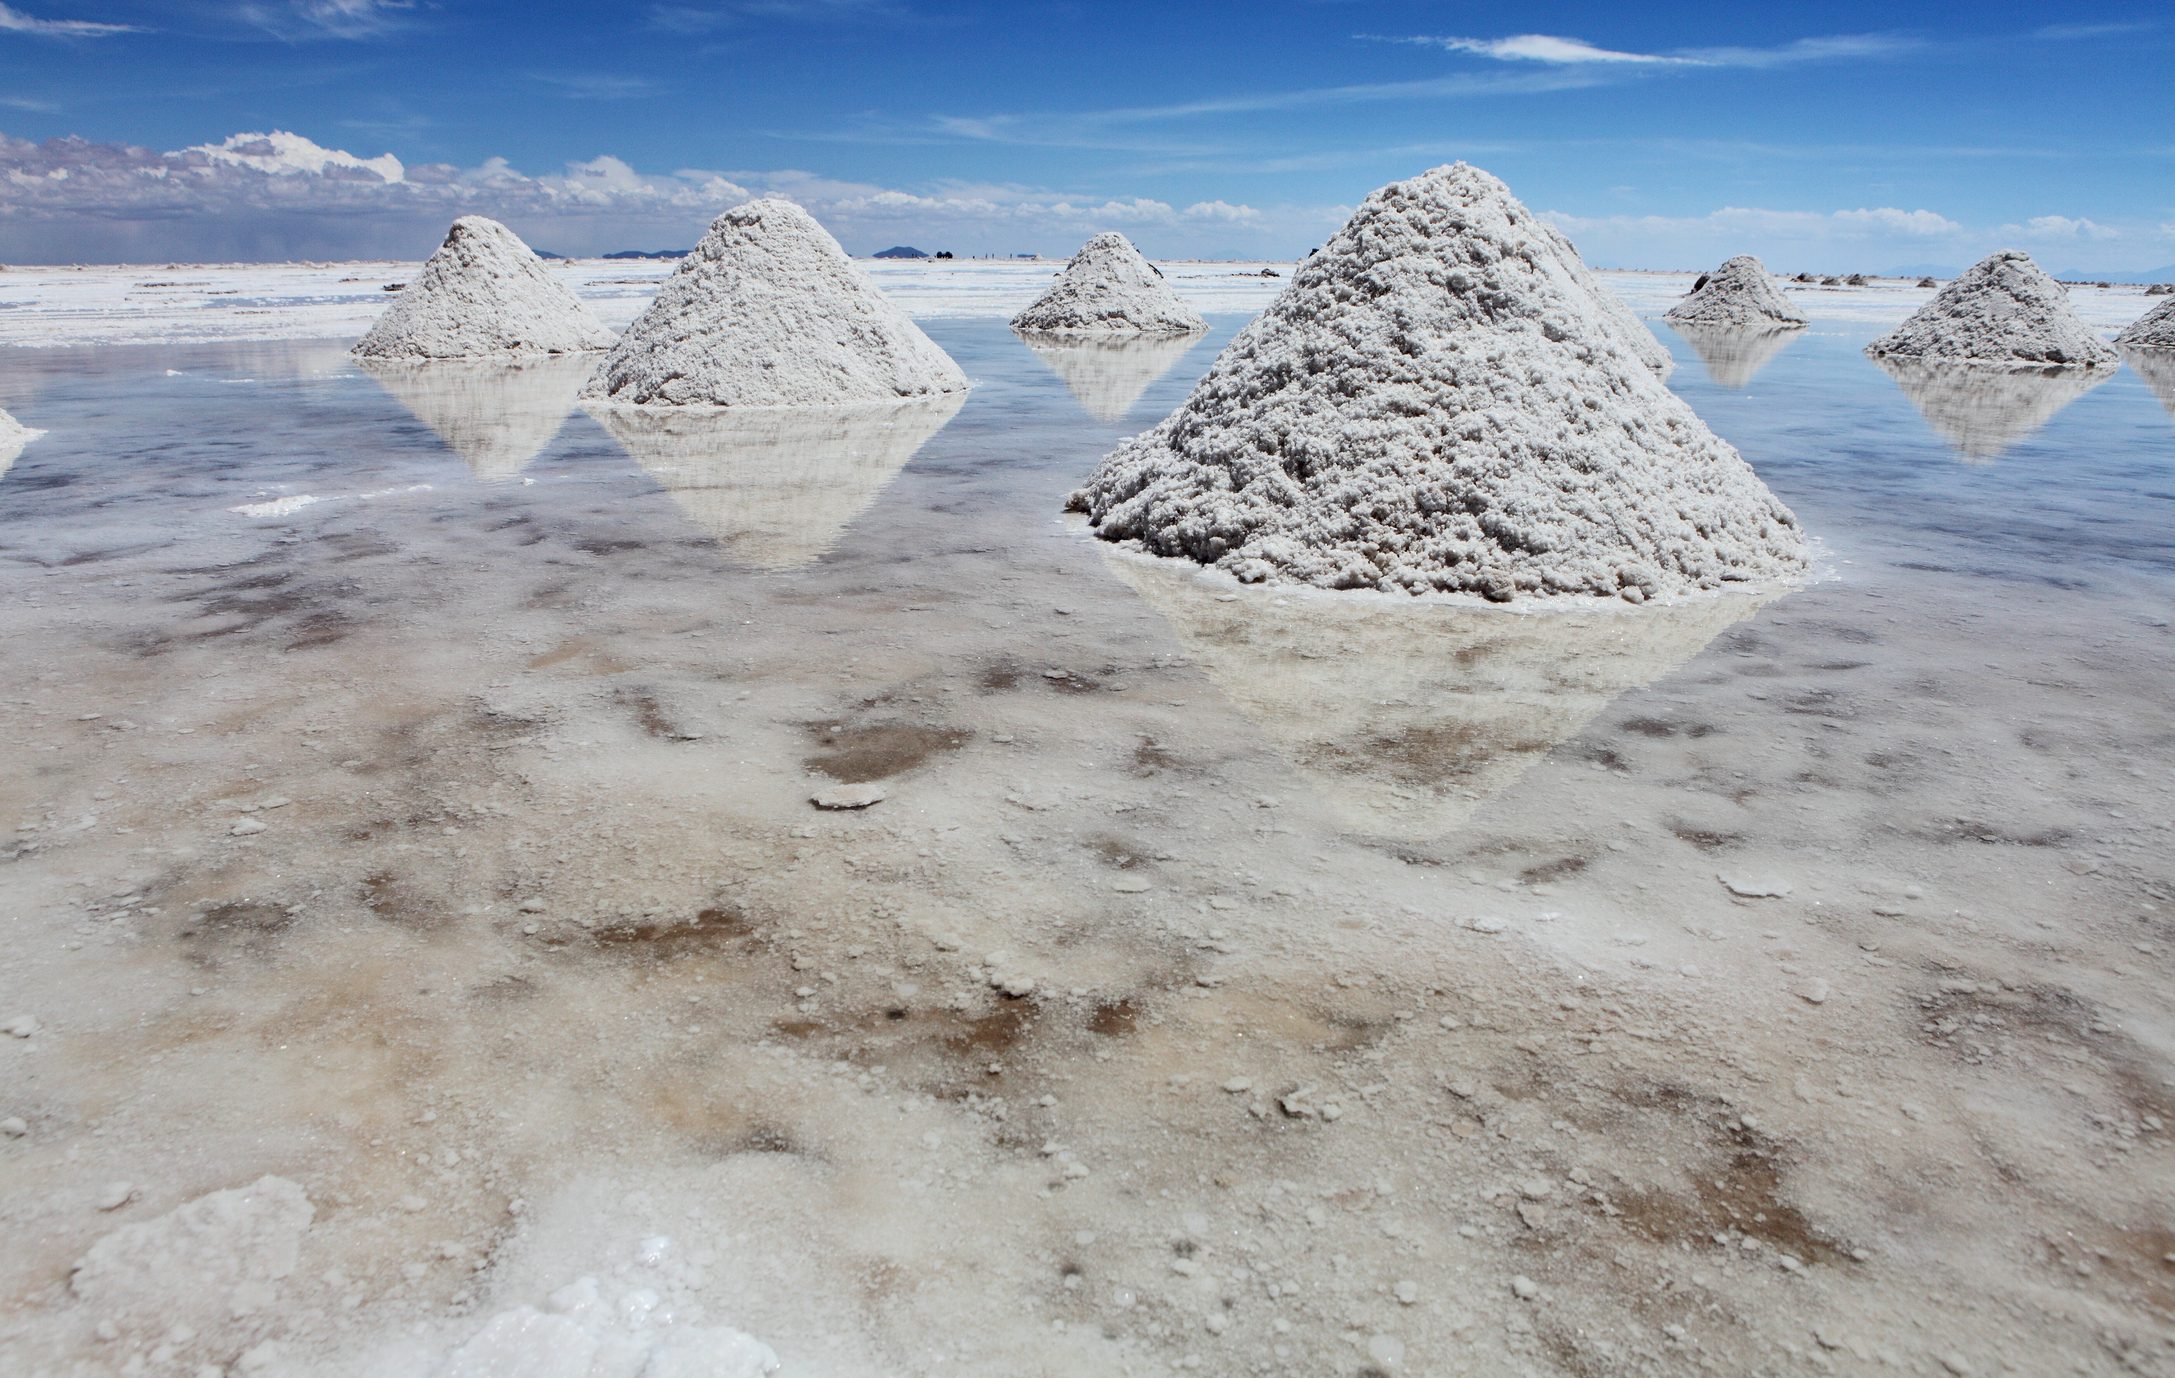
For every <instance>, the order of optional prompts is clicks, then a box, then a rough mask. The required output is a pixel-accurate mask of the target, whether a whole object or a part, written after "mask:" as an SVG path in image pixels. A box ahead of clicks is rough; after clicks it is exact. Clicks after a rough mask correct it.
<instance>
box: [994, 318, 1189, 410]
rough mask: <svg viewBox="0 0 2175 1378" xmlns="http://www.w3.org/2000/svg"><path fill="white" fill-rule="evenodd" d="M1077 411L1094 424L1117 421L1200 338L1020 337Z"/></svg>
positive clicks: (1165, 336) (1178, 336) (1026, 335)
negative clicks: (1061, 384)
mask: <svg viewBox="0 0 2175 1378" xmlns="http://www.w3.org/2000/svg"><path fill="white" fill-rule="evenodd" d="M1020 339H1021V341H1022V342H1023V343H1025V344H1026V346H1027V347H1028V348H1029V349H1031V350H1033V351H1034V353H1035V357H1036V358H1037V359H1040V360H1041V361H1042V362H1043V363H1045V364H1047V365H1049V368H1050V372H1052V373H1054V374H1056V375H1057V376H1058V378H1059V379H1061V380H1062V381H1063V382H1064V384H1065V387H1066V388H1067V389H1068V390H1070V391H1071V393H1072V395H1073V398H1074V400H1075V401H1077V402H1079V404H1080V406H1081V409H1082V410H1084V411H1086V412H1087V414H1088V415H1089V416H1092V417H1094V418H1095V419H1096V420H1097V421H1101V422H1105V423H1115V422H1119V421H1123V420H1124V419H1125V416H1126V413H1128V412H1130V411H1131V410H1132V409H1133V405H1134V404H1135V403H1137V402H1138V401H1140V397H1141V394H1142V393H1144V392H1146V391H1147V390H1148V389H1149V388H1150V387H1151V386H1153V385H1154V383H1155V381H1156V380H1157V379H1158V378H1161V377H1162V376H1163V375H1164V374H1166V373H1168V372H1170V371H1171V369H1172V368H1174V367H1176V366H1177V363H1178V361H1179V360H1180V359H1182V358H1184V357H1185V356H1186V354H1187V352H1188V351H1190V350H1191V349H1192V348H1193V347H1194V346H1195V345H1197V344H1199V343H1200V342H1201V336H1200V335H1198V334H1193V335H1162V336H1148V337H1140V338H1127V339H1115V340H1096V339H1084V338H1082V337H1080V336H1077V335H1072V336H1061V335H1037V334H1031V333H1028V332H1024V331H1023V332H1020Z"/></svg>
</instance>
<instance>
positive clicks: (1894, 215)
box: [1835, 206, 1963, 235]
mask: <svg viewBox="0 0 2175 1378" xmlns="http://www.w3.org/2000/svg"><path fill="white" fill-rule="evenodd" d="M1835 218H1836V220H1837V221H1839V222H1840V223H1842V224H1845V225H1862V226H1865V227H1867V228H1870V229H1881V230H1894V231H1896V232H1898V233H1900V234H1909V235H1944V234H1956V233H1958V232H1960V231H1961V230H1962V229H1963V226H1961V225H1959V224H1957V223H1956V222H1955V221H1953V220H1951V219H1949V218H1948V217H1947V216H1945V215H1938V214H1936V213H1934V212H1933V211H1904V210H1897V209H1896V208H1895V207H1894V206H1882V207H1879V208H1878V209H1876V210H1855V211H1837V212H1835Z"/></svg>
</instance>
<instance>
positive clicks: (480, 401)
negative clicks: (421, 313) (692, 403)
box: [362, 354, 596, 481]
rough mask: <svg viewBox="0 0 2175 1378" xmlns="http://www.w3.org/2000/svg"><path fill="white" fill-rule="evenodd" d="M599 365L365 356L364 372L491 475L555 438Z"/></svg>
mask: <svg viewBox="0 0 2175 1378" xmlns="http://www.w3.org/2000/svg"><path fill="white" fill-rule="evenodd" d="M595 366H596V360H595V359H594V358H592V357H590V356H588V355H581V354H562V355H556V356H547V357H543V358H515V359H439V360H435V361H433V362H430V363H422V364H418V363H404V362H399V361H394V360H385V359H365V360H363V362H362V367H363V372H365V373H367V374H369V375H370V376H371V377H372V378H375V379H377V381H378V386H379V387H382V388H384V389H385V390H386V391H387V392H389V393H391V394H392V395H393V397H394V399H395V400H396V401H398V402H399V403H400V405H402V406H404V407H406V408H407V409H408V410H409V411H410V412H413V413H414V414H415V419H416V420H418V421H420V422H422V423H423V424H424V425H426V426H428V427H430V428H431V430H432V431H434V432H435V433H436V434H437V436H438V438H439V439H440V440H443V441H444V442H445V443H446V445H447V446H448V447H449V448H451V449H452V451H453V452H454V453H455V454H457V455H459V456H460V457H461V458H462V459H463V460H466V461H467V463H468V467H469V468H470V469H471V470H472V471H473V472H474V473H475V475H476V477H477V478H480V479H484V480H487V481H488V480H497V479H509V478H512V477H514V476H515V475H516V474H519V473H520V472H521V470H522V468H523V467H524V466H526V465H527V464H528V462H529V461H530V460H532V459H534V458H536V456H537V455H538V454H539V453H540V452H542V450H543V448H544V447H545V446H546V445H549V444H550V443H551V440H552V437H553V436H556V435H557V434H558V433H559V427H560V426H561V425H562V424H563V423H564V422H565V420H566V418H567V414H568V413H569V412H571V411H573V410H574V402H575V399H576V398H577V397H578V396H579V395H580V393H581V386H582V384H583V383H584V382H586V381H587V380H588V378H589V371H590V370H591V369H592V368H594V367H595Z"/></svg>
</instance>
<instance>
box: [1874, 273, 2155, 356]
mask: <svg viewBox="0 0 2175 1378" xmlns="http://www.w3.org/2000/svg"><path fill="white" fill-rule="evenodd" d="M1865 352H1866V353H1868V354H1870V355H1872V356H1873V357H1874V358H1876V359H1878V358H1884V357H1901V358H1911V359H1929V360H1946V361H1951V362H1955V363H1968V364H1995V365H2002V364H2010V365H2029V366H2045V365H2050V364H2051V365H2057V366H2062V367H2071V366H2080V365H2085V366H2098V365H2106V364H2113V363H2116V362H2118V357H2119V356H2117V355H2116V353H2115V352H2114V350H2113V349H2112V348H2110V347H2109V346H2108V344H2107V342H2106V341H2105V340H2102V339H2101V338H2100V337H2099V336H2097V335H2095V334H2093V333H2092V329H2091V327H2090V326H2088V325H2086V324H2085V323H2084V322H2083V321H2082V320H2081V319H2079V318H2078V316H2077V312H2076V309H2075V308H2074V307H2072V306H2071V305H2070V304H2069V292H2068V289H2066V288H2064V287H2063V286H2062V284H2060V283H2058V282H2056V281H2055V280H2054V279H2053V278H2050V277H2048V276H2047V275H2046V273H2045V272H2043V271H2041V269H2040V267H2039V265H2038V264H2036V263H2034V262H2032V259H2031V255H2030V254H2027V253H2023V252H2021V251H2020V250H2016V249H2008V250H2004V251H2003V252H2001V253H1998V254H1993V255H1990V256H1989V257H1987V258H1985V259H1982V260H1981V261H1980V262H1979V263H1977V264H1976V265H1974V266H1973V267H1972V268H1971V270H1970V271H1969V272H1966V273H1965V274H1964V275H1963V276H1961V277H1959V278H1957V279H1956V280H1955V281H1954V282H1952V283H1950V284H1949V285H1948V286H1946V287H1944V288H1942V289H1941V291H1940V293H1939V294H1938V295H1936V296H1935V297H1934V299H1933V300H1932V301H1929V302H1927V303H1926V304H1925V305H1924V306H1921V307H1920V308H1918V310H1917V312H1916V313H1914V314H1913V315H1912V316H1911V318H1910V319H1909V320H1907V321H1905V322H1904V323H1903V324H1901V325H1899V326H1897V327H1896V328H1895V329H1894V330H1891V331H1889V332H1888V333H1887V334H1886V335H1883V336H1881V337H1880V338H1879V339H1877V340H1875V341H1873V343H1871V344H1869V345H1867V346H1866V347H1865Z"/></svg>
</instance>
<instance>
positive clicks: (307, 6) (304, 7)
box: [236, 0, 416, 38]
mask: <svg viewBox="0 0 2175 1378" xmlns="http://www.w3.org/2000/svg"><path fill="white" fill-rule="evenodd" d="M415 8H416V0H285V3H279V0H252V3H248V4H244V5H242V6H241V7H240V8H239V9H238V10H236V14H237V15H238V16H239V17H240V18H241V19H243V20H244V21H246V22H248V23H251V24H254V25H256V26H257V27H258V28H260V29H265V30H268V31H269V32H272V33H275V34H280V35H282V36H285V37H290V38H307V37H321V36H329V37H332V38H375V37H377V36H378V35H379V34H383V33H388V32H391V31H392V30H394V29H397V28H400V27H401V26H403V25H404V24H406V23H408V22H409V21H410V16H411V15H412V14H413V13H414V11H415Z"/></svg>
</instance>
